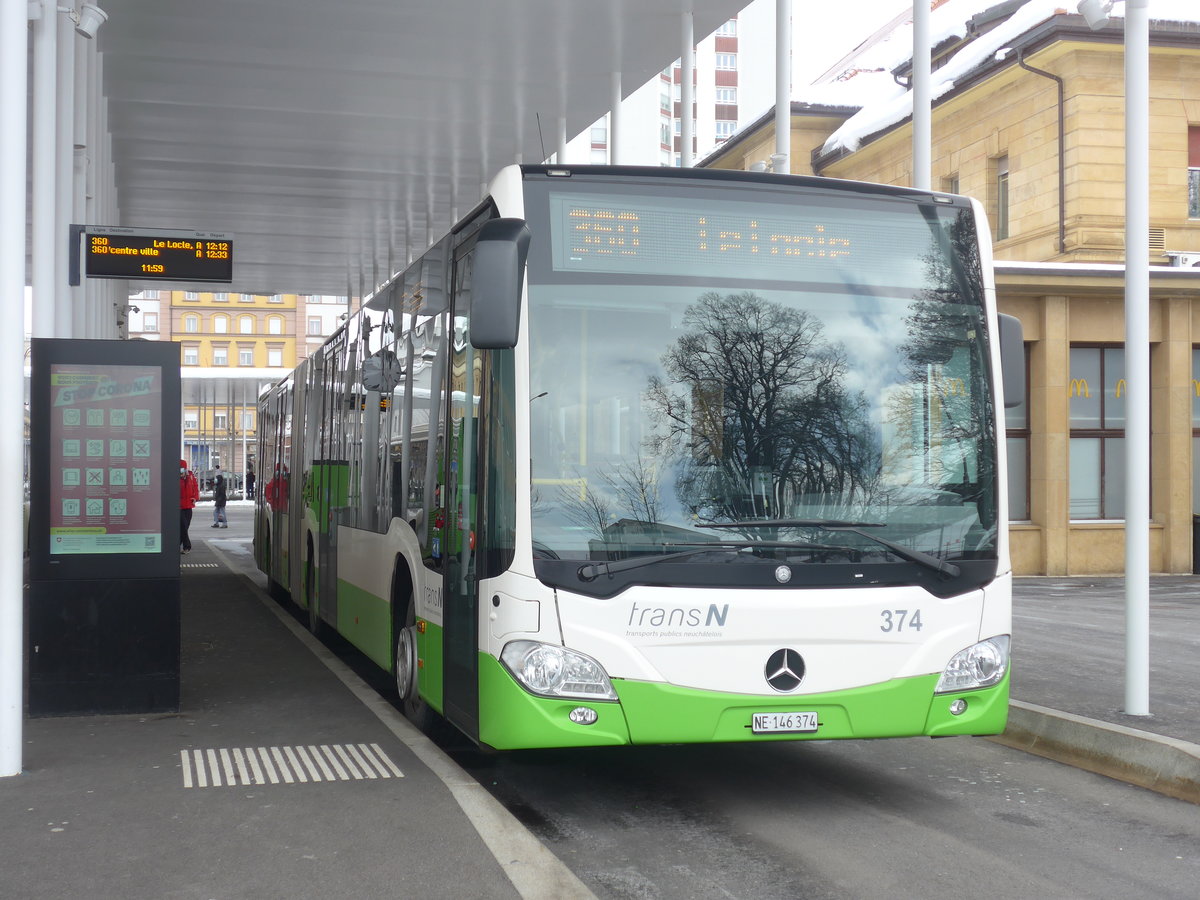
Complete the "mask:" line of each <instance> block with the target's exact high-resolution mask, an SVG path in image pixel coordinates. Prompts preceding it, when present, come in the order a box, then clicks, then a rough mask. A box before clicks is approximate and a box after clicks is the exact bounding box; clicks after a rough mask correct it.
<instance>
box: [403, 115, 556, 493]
mask: <svg viewBox="0 0 1200 900" xmlns="http://www.w3.org/2000/svg"><path fill="white" fill-rule="evenodd" d="M554 161H555V162H556V163H558V164H559V165H560V166H561V165H565V164H566V162H567V117H566V116H559V117H558V151H557V154H556V156H555V159H554ZM454 222H455V224H457V223H458V217H457V216H455V217H454ZM405 471H407V470H405Z"/></svg>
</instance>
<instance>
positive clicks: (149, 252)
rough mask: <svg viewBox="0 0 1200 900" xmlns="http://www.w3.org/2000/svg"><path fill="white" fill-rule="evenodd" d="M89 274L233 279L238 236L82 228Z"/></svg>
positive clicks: (117, 276) (179, 278)
mask: <svg viewBox="0 0 1200 900" xmlns="http://www.w3.org/2000/svg"><path fill="white" fill-rule="evenodd" d="M83 242H84V246H83V254H84V259H85V260H86V265H85V269H84V271H85V272H86V274H87V276H88V278H130V279H142V280H154V281H212V282H231V281H233V235H232V234H228V233H225V232H216V231H207V232H206V231H178V230H174V229H158V230H149V229H139V228H121V227H116V226H112V227H108V226H90V225H89V226H87V227H85V228H84V232H83Z"/></svg>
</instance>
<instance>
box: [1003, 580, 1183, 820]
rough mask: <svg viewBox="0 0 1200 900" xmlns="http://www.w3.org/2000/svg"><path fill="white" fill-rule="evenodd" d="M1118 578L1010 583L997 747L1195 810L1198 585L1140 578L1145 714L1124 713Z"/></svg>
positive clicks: (1121, 587)
mask: <svg viewBox="0 0 1200 900" xmlns="http://www.w3.org/2000/svg"><path fill="white" fill-rule="evenodd" d="M1125 609H1126V600H1125V581H1124V579H1123V578H1096V577H1082V576H1081V577H1075V578H1018V579H1016V582H1015V584H1014V587H1013V676H1012V677H1013V691H1012V696H1013V698H1014V700H1013V704H1012V708H1011V710H1010V713H1009V726H1008V730H1007V731H1006V732H1005V735H1004V736H1003V738H1000V739H998V740H1000V741H1001V742H1002V743H1006V744H1009V745H1010V746H1013V747H1019V748H1021V749H1023V750H1028V751H1030V752H1033V753H1038V754H1039V755H1042V756H1047V757H1050V758H1052V759H1058V760H1060V761H1062V762H1067V763H1070V764H1072V765H1077V766H1080V767H1082V768H1086V769H1090V770H1091V771H1094V772H1099V773H1101V774H1104V775H1109V776H1111V777H1114V778H1120V779H1122V780H1123V781H1128V782H1130V783H1132V784H1138V785H1141V786H1143V787H1147V788H1151V789H1153V790H1156V791H1160V792H1161V793H1165V794H1169V795H1171V796H1175V797H1179V798H1181V799H1185V800H1189V801H1191V802H1193V803H1200V577H1197V576H1193V575H1187V576H1155V577H1152V578H1151V579H1150V672H1149V679H1150V715H1148V716H1141V715H1138V716H1131V715H1128V714H1127V713H1126V704H1125V682H1126V661H1125V658H1126V650H1125V633H1126V627H1125Z"/></svg>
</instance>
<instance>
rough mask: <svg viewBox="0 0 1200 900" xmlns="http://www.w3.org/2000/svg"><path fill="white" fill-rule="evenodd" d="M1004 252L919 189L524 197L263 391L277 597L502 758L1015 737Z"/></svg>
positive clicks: (518, 170) (643, 189) (735, 175)
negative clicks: (741, 744) (718, 745)
mask: <svg viewBox="0 0 1200 900" xmlns="http://www.w3.org/2000/svg"><path fill="white" fill-rule="evenodd" d="M987 235H988V230H987V225H986V222H985V220H984V216H983V213H982V211H981V209H980V207H979V205H978V203H976V202H975V201H972V200H970V199H967V198H964V197H958V196H951V195H946V194H939V193H933V192H928V191H919V190H915V189H908V188H899V187H888V186H880V185H868V184H860V183H853V182H847V181H838V180H830V179H821V178H807V177H793V176H776V175H768V174H759V173H748V172H724V171H713V170H693V169H687V170H671V169H651V168H634V167H599V166H597V167H591V166H580V167H573V166H564V167H553V166H513V167H510V168H507V169H505V170H503V171H502V172H500V174H499V175H498V176H497V177H496V179H495V180H494V182H493V183H492V184H491V186H490V191H489V196H488V198H487V199H486V200H485V201H484V202H483V203H482V204H480V206H478V207H477V208H476V209H475V210H474V211H473V212H472V213H471V214H470V215H469V216H467V217H466V218H465V219H464V220H462V221H461V222H460V223H458V225H457V226H456V227H455V228H454V229H453V230H452V231H451V232H450V233H449V234H447V235H445V236H444V237H443V238H441V239H440V240H438V241H437V242H436V243H433V244H432V245H431V246H430V247H429V249H428V250H427V251H426V252H425V253H424V254H423V255H422V256H421V257H420V258H419V259H417V260H416V261H414V262H413V263H412V264H411V265H410V266H409V267H408V268H407V269H406V270H405V271H404V272H401V273H399V274H397V275H396V276H395V277H394V278H392V279H391V280H390V281H389V282H387V283H385V284H384V285H383V286H382V287H380V288H379V289H378V290H377V291H375V293H374V294H373V295H372V296H370V297H368V298H365V299H364V302H363V305H362V309H361V310H360V311H359V312H358V313H356V314H355V315H353V316H351V317H350V318H349V319H348V321H346V322H345V324H344V325H343V326H342V327H341V328H340V329H339V330H338V331H337V332H336V333H335V334H334V335H333V336H332V337H331V338H329V340H328V341H327V342H326V343H325V344H324V346H322V347H321V349H320V350H319V351H318V352H316V353H315V354H314V355H312V356H311V357H310V358H309V359H307V360H305V361H304V362H303V363H302V364H301V365H300V366H298V367H297V368H296V370H295V371H294V372H293V373H292V374H291V375H290V376H288V377H287V378H285V379H283V380H282V381H281V382H279V384H277V385H276V386H274V387H273V388H272V389H271V390H269V391H268V392H266V393H264V395H263V397H262V399H261V403H260V414H261V423H262V425H261V428H260V435H261V437H260V444H259V450H258V452H259V460H260V467H259V472H260V474H261V486H262V490H261V491H260V493H259V496H258V498H257V507H256V512H255V546H256V554H257V561H258V564H259V566H260V567H261V568H262V570H263V571H264V572H265V573H266V575H267V577H268V580H269V584H270V586H271V588H272V589H273V590H274V591H275V592H277V593H284V594H287V595H290V597H291V598H292V600H294V601H295V603H296V605H297V606H299V607H300V608H301V609H306V610H307V613H308V620H309V623H310V626H311V627H312V628H313V629H314V630H319V629H322V628H334V629H336V630H337V632H338V633H340V634H341V635H343V636H344V637H345V638H346V639H347V640H349V641H350V642H351V643H352V644H354V645H356V646H357V647H358V648H360V649H361V650H362V652H363V653H364V654H366V656H368V657H369V658H370V659H371V660H373V661H374V663H376V664H377V665H378V666H380V667H381V668H383V669H384V670H387V671H389V672H390V673H391V674H392V675H393V676H394V679H395V687H396V691H397V692H398V694H399V698H400V701H401V704H402V707H403V709H404V712H405V714H406V715H408V716H409V717H410V718H411V719H412V720H413V721H415V722H417V723H418V724H421V725H424V726H427V725H429V724H432V723H433V722H436V721H437V720H438V718H439V717H440V718H442V719H444V720H446V721H448V722H449V723H451V724H452V725H453V726H455V727H456V728H458V729H460V730H461V731H462V732H464V733H465V734H466V735H468V736H469V737H470V738H471V739H473V740H474V741H475V742H477V743H478V744H480V745H482V746H484V747H489V748H495V749H501V750H505V749H520V748H533V747H570V746H595V745H622V744H652V743H703V742H717V741H775V740H803V739H822V740H828V739H843V738H880V737H900V736H912V735H930V736H945V735H964V734H965V735H980V734H994V733H998V732H1000V731H1001V730H1003V728H1004V725H1005V721H1006V717H1007V708H1008V696H1009V678H1010V675H1009V672H1010V665H1009V640H1010V633H1011V581H1012V572H1011V567H1010V565H1009V556H1008V533H1007V528H1006V521H1005V517H1006V498H1005V485H1006V476H1005V455H1004V441H1003V440H1001V436H1002V435H1003V431H1002V428H1003V407H1004V401H1003V398H1004V396H1005V394H1006V392H1007V393H1008V394H1009V395H1010V396H1012V397H1015V398H1018V399H1019V398H1020V397H1021V396H1022V394H1023V379H1024V366H1023V356H1022V349H1021V335H1020V326H1019V324H1017V323H1016V320H1013V319H1010V318H1008V317H1005V316H999V315H998V314H997V311H996V297H995V288H994V285H993V280H992V260H991V247H990V244H989V241H988V237H987ZM1002 360H1003V362H1004V365H1002Z"/></svg>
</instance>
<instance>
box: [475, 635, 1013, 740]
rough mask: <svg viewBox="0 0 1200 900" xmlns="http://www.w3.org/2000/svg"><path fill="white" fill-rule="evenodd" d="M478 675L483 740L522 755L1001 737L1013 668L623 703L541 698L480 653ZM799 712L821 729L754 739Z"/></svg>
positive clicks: (661, 695) (623, 685) (639, 685)
mask: <svg viewBox="0 0 1200 900" xmlns="http://www.w3.org/2000/svg"><path fill="white" fill-rule="evenodd" d="M479 676H480V679H479V687H480V693H479V711H480V716H479V739H480V742H481V743H484V744H486V745H488V746H490V747H493V748H495V749H497V750H518V749H528V748H534V747H595V746H618V745H623V744H693V743H718V742H731V741H780V740H790V741H795V740H848V739H863V738H884V737H916V736H922V735H926V736H929V737H949V736H951V735H986V734H999V733H1000V732H1002V731H1003V730H1004V726H1005V724H1006V722H1007V719H1008V698H1009V684H1010V678H1011V672H1010V673H1009V674H1006V675H1005V677H1004V680H1003V681H1002V682H1000V684H998V685H996V686H995V687H992V688H986V689H983V690H975V691H961V692H956V693H951V694H936V695H935V694H934V692H933V691H934V687H935V686H936V685H937V681H938V676H937V675H922V676H917V677H914V678H900V679H894V680H892V681H887V682H884V683H882V684H876V685H869V686H867V687H860V688H851V689H848V690H845V691H836V692H831V693H826V694H809V695H794V696H786V697H781V696H779V695H771V696H755V695H746V694H722V693H715V692H711V691H698V690H693V689H689V688H681V687H675V686H673V685H669V684H659V683H651V682H644V681H627V680H623V679H619V678H614V679H613V687H614V688H615V689H616V692H617V695H618V696H619V697H620V701H619V702H615V703H614V702H595V701H590V700H579V699H551V698H546V697H537V696H534V695H533V694H530V693H528V692H527V691H526V690H524V689H523V688H522V687H521V686H520V685H519V684H517V682H516V681H515V680H514V679H513V677H512V676H511V675H510V674H509V673H508V671H507V670H506V669H505V668H504V667H503V666H502V665H500V663H499V662H498V661H497V660H496V659H495V658H494V657H491V656H487V655H486V654H480V657H479ZM956 701H961V702H960V703H956ZM581 707H582V708H586V709H590V710H592V711H594V712H595V714H596V715H595V721H594V722H593V723H592V724H579V723H577V722H576V721H573V720H572V716H571V713H572V711H574V710H577V709H579V708H581ZM954 710H957V712H955V711H954ZM801 712H803V713H815V714H816V722H817V728H816V731H807V732H791V731H788V732H769V733H756V732H755V730H754V729H753V727H752V723H753V721H754V718H755V716H756V715H762V714H770V713H776V714H778V713H801ZM588 718H590V717H588Z"/></svg>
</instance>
